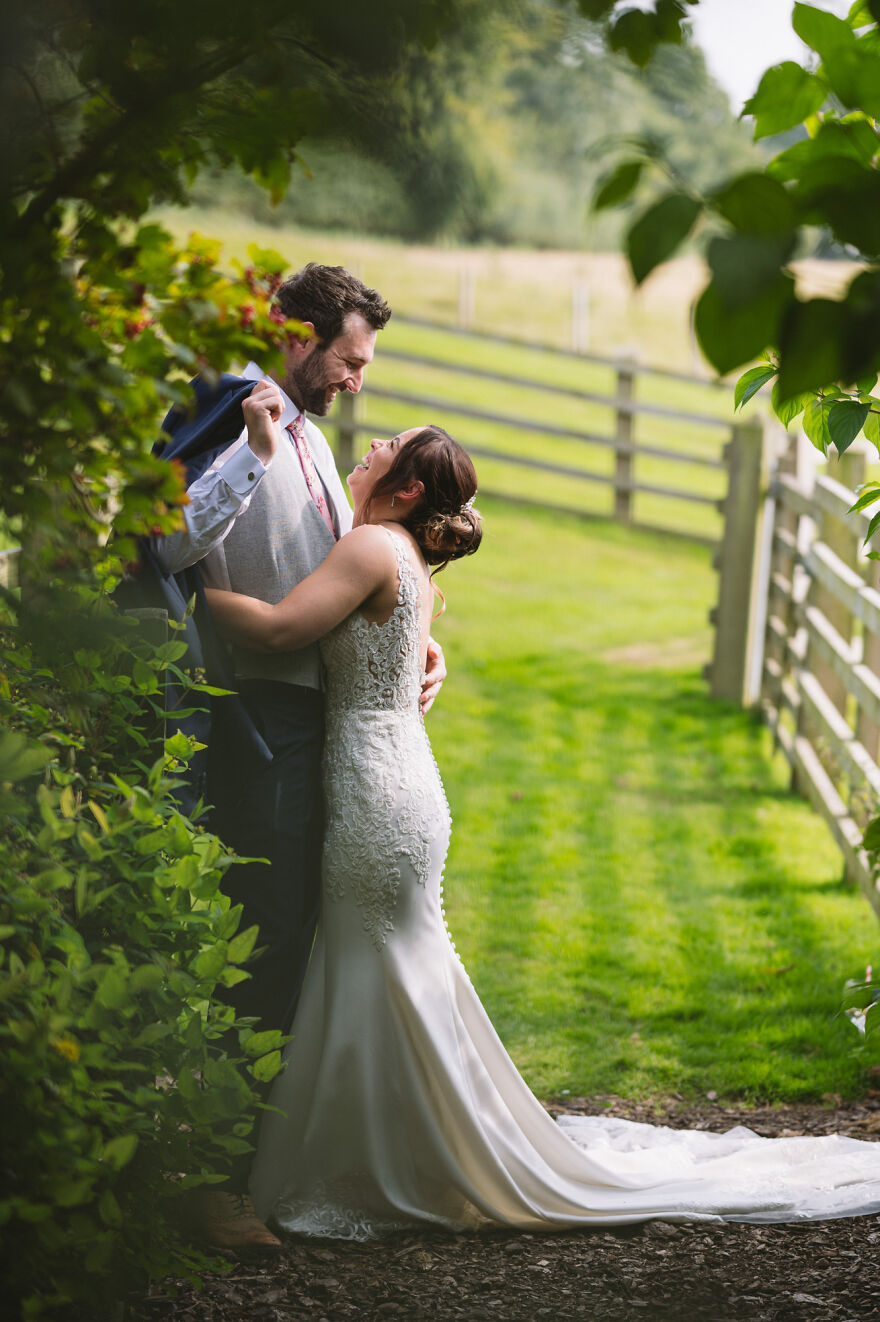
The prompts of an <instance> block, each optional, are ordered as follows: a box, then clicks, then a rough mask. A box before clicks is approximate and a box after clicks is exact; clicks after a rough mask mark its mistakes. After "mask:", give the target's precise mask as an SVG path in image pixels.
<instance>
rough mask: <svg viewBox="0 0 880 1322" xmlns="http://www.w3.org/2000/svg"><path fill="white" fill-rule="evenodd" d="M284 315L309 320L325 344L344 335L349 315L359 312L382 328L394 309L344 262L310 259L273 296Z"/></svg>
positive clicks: (376, 326) (379, 328) (377, 328)
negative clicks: (321, 263) (329, 263)
mask: <svg viewBox="0 0 880 1322" xmlns="http://www.w3.org/2000/svg"><path fill="white" fill-rule="evenodd" d="M274 303H275V307H277V308H278V309H279V311H280V312H282V313H283V314H284V316H285V317H292V318H294V319H295V320H296V321H310V322H311V323H312V325H313V326H314V328H315V333H316V335H317V336H318V339H319V340H320V342H321V344H322V346H323V347H324V348H326V347H327V345H328V344H330V342H331V341H332V340H335V339H336V337H337V335H341V333H342V329H343V325H344V323H345V319H346V317H348V316H349V315H350V314H351V313H352V312H358V313H360V315H361V316H362V317H363V319H364V321H365V322H366V323H367V325H368V326H372V327H373V329H374V330H377V331H379V330H382V328H383V326H384V325H385V324H386V322H387V321H388V318H389V317H390V316H391V309H390V307H389V306H388V304H387V303H386V302H385V300H384V298H383V297H382V295H381V294H380V293H378V291H377V290H375V289H368V288H367V286H366V285H365V284H364V283H363V281H362V280H358V278H357V276H354V275H352V274H351V272H350V271H346V269H345V267H344V266H319V265H318V264H317V262H307V263H306V265H305V266H304V267H303V268H302V270H301V271H297V273H296V275H293V276H291V277H290V279H289V280H285V282H284V284H283V285H281V286H280V288H279V290H278V292H277V294H276V295H275V299H274Z"/></svg>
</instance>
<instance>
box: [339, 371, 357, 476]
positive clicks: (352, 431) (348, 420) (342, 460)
mask: <svg viewBox="0 0 880 1322" xmlns="http://www.w3.org/2000/svg"><path fill="white" fill-rule="evenodd" d="M356 401H357V395H352V394H351V392H350V391H348V390H346V391H345V392H344V394H342V395H340V396H339V408H338V412H337V414H336V467H337V468H338V469H339V470H340V472H343V473H350V472H351V470H352V469H353V468H354V465H355V447H356V444H357V436H358V431H357V426H356V422H357V409H356Z"/></svg>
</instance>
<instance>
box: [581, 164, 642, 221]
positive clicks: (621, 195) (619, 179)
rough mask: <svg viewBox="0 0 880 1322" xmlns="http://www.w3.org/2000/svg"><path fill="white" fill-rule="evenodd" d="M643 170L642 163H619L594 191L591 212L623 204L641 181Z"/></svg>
mask: <svg viewBox="0 0 880 1322" xmlns="http://www.w3.org/2000/svg"><path fill="white" fill-rule="evenodd" d="M644 168H645V162H644V161H621V162H620V164H619V165H618V166H616V167H615V169H614V170H612V172H611V174H609V175H606V176H605V178H604V180H603V181H602V183H601V184H600V185H599V187H598V189H597V190H596V192H595V194H594V196H593V210H594V211H602V210H604V209H605V208H606V207H616V206H618V205H619V204H620V203H621V202H625V201H626V199H627V198H628V197H629V196H630V194H631V193H632V192H633V190H634V189H635V187H636V185H637V184H638V182H639V180H640V179H641V177H642V171H643V170H644Z"/></svg>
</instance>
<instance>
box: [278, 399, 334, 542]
mask: <svg viewBox="0 0 880 1322" xmlns="http://www.w3.org/2000/svg"><path fill="white" fill-rule="evenodd" d="M287 430H288V431H289V432H290V437H291V440H292V441H293V443H294V445H295V446H296V452H297V454H298V455H299V462H300V467H301V468H302V471H303V477H304V478H305V480H306V486H307V487H308V489H309V495H310V496H311V498H312V500H313V501H314V502H315V505H316V506H317V508H318V513H319V514H320V516H321V518H322V519H323V520H324V522H325V523H326V525H327V527H328V528H329V529H330V531H331V532H332V534H333V540H334V541H338V540H339V539H338V538H337V536H336V529H335V528H334V527H333V519H332V516H331V514H330V507H329V506H328V504H327V501H326V499H325V497H324V493H323V491H322V490H321V479H320V478H319V477H318V471H317V469H316V468H315V462H314V460H313V459H312V452H311V450H310V449H309V443H308V441H307V440H306V420H305V416H304V415H303V414H302V413H298V414H297V415H296V417H295V418H294V420H293V422H289V423H288V424H287Z"/></svg>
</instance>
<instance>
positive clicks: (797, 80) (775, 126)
mask: <svg viewBox="0 0 880 1322" xmlns="http://www.w3.org/2000/svg"><path fill="white" fill-rule="evenodd" d="M827 95H828V94H827V92H826V89H825V87H824V85H823V84H822V83H821V82H820V81H819V79H818V78H817V77H816V75H815V74H812V73H807V71H806V69H802V68H801V66H800V65H799V64H795V62H794V61H793V60H786V61H785V62H784V63H783V64H776V65H774V66H773V68H772V69H768V70H767V72H766V73H765V74H764V76H763V78H762V79H761V81H760V83H759V84H758V90H757V92H756V93H755V95H754V96H753V97H751V98H750V99H749V100H748V101H747V102H746V103H745V105H744V107H743V114H744V115H754V118H755V138H756V139H757V138H768V137H770V136H771V135H773V134H776V133H784V132H785V131H786V129H791V128H794V127H795V125H796V124H802V123H803V121H804V120H805V119H807V118H808V117H809V116H810V115H813V114H815V113H816V111H817V110H821V108H822V106H823V105H824V103H825V99H826V97H827Z"/></svg>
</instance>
